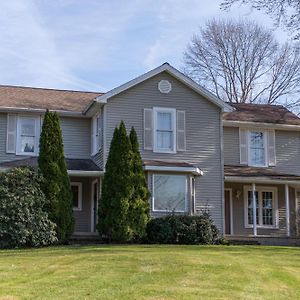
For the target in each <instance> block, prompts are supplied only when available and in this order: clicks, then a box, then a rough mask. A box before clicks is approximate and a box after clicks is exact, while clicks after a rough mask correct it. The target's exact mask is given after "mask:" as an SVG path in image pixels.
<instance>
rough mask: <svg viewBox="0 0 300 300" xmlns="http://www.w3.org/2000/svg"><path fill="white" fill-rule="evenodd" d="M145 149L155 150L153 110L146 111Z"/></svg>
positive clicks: (147, 109)
mask: <svg viewBox="0 0 300 300" xmlns="http://www.w3.org/2000/svg"><path fill="white" fill-rule="evenodd" d="M144 149H145V150H152V149H153V110H152V109H151V108H145V109H144Z"/></svg>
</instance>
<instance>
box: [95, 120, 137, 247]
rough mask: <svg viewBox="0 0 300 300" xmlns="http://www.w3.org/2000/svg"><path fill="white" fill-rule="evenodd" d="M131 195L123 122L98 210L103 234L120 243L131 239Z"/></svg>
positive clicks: (128, 148) (114, 142)
mask: <svg viewBox="0 0 300 300" xmlns="http://www.w3.org/2000/svg"><path fill="white" fill-rule="evenodd" d="M132 193H133V187H132V153H131V144H130V140H129V137H128V136H127V132H126V127H125V124H124V122H123V121H122V122H121V124H120V127H119V129H117V128H116V129H115V131H114V135H113V138H112V141H111V144H110V150H109V155H108V158H107V163H106V167H105V175H104V179H103V185H102V197H101V200H100V202H99V210H98V216H99V218H98V220H99V223H98V226H97V228H98V231H99V233H100V234H103V235H105V236H107V237H108V238H109V239H110V240H111V239H112V240H115V241H119V242H120V241H128V240H130V239H131V237H132V230H131V228H130V225H129V223H128V209H129V201H130V199H131V197H132Z"/></svg>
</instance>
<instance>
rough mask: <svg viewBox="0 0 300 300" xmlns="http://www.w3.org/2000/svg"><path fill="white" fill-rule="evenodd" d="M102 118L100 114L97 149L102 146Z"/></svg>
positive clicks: (98, 117) (98, 118)
mask: <svg viewBox="0 0 300 300" xmlns="http://www.w3.org/2000/svg"><path fill="white" fill-rule="evenodd" d="M101 122H102V120H101V117H100V114H99V115H98V116H97V135H98V136H97V151H98V150H100V149H101V147H102V123H101Z"/></svg>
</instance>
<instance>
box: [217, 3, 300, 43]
mask: <svg viewBox="0 0 300 300" xmlns="http://www.w3.org/2000/svg"><path fill="white" fill-rule="evenodd" d="M235 3H240V4H249V5H250V6H251V7H252V8H254V9H257V10H261V11H264V12H266V13H267V14H268V15H269V16H271V18H272V19H273V20H274V21H275V25H280V24H282V25H283V26H284V27H285V28H287V29H288V30H289V31H290V32H292V33H295V39H299V38H300V1H299V0H223V2H222V4H221V8H222V9H224V10H228V9H230V7H231V6H232V5H233V4H235Z"/></svg>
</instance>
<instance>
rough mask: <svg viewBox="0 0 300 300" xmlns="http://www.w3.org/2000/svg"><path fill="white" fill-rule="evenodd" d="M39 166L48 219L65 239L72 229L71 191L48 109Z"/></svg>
mask: <svg viewBox="0 0 300 300" xmlns="http://www.w3.org/2000/svg"><path fill="white" fill-rule="evenodd" d="M38 165H39V169H40V171H41V173H42V175H43V177H44V178H45V183H44V185H43V186H42V189H43V192H44V194H45V196H46V200H47V203H46V210H47V211H48V214H49V218H50V220H51V221H52V222H54V223H55V224H56V225H57V237H58V239H59V240H60V241H64V240H66V239H67V238H68V237H69V236H70V235H71V234H72V232H73V229H74V217H73V211H72V190H71V184H70V179H69V176H68V173H67V166H66V162H65V157H64V148H63V140H62V132H61V128H60V122H59V117H58V115H57V114H56V113H55V112H54V113H52V112H49V111H48V110H47V111H46V113H45V116H44V122H43V127H42V132H41V137H40V154H39V158H38Z"/></svg>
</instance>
